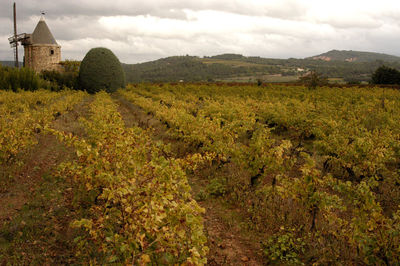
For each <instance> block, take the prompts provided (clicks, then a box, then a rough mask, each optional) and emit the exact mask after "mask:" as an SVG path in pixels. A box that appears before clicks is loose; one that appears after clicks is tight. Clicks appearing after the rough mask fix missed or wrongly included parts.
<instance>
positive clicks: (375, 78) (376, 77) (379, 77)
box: [371, 66, 400, 84]
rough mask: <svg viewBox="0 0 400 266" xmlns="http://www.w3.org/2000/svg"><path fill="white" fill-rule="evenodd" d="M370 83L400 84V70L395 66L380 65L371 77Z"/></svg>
mask: <svg viewBox="0 0 400 266" xmlns="http://www.w3.org/2000/svg"><path fill="white" fill-rule="evenodd" d="M371 83H372V84H400V71H398V70H397V69H395V68H390V67H387V66H381V67H379V68H378V69H376V70H375V72H374V73H373V74H372V77H371Z"/></svg>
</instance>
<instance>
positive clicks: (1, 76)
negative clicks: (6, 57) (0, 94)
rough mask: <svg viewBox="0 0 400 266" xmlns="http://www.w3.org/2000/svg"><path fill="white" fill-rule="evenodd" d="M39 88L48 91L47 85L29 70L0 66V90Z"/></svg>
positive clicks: (30, 89) (31, 89) (33, 89)
mask: <svg viewBox="0 0 400 266" xmlns="http://www.w3.org/2000/svg"><path fill="white" fill-rule="evenodd" d="M39 88H44V89H48V88H49V84H48V82H46V81H45V80H43V79H41V78H40V77H39V75H37V74H36V73H35V71H33V70H32V69H30V68H25V67H23V68H13V67H3V66H1V65H0V90H12V91H17V90H20V89H21V90H28V91H35V90H37V89H39Z"/></svg>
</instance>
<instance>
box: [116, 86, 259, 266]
mask: <svg viewBox="0 0 400 266" xmlns="http://www.w3.org/2000/svg"><path fill="white" fill-rule="evenodd" d="M113 97H114V100H115V101H116V103H117V104H118V111H119V112H120V113H121V115H122V117H123V119H124V122H125V124H126V126H128V127H129V126H134V125H135V126H140V127H142V128H148V127H152V128H154V138H155V139H157V140H163V141H164V142H165V143H170V144H171V145H172V150H173V154H174V156H175V157H182V156H185V155H186V154H188V153H191V152H195V150H194V149H193V147H190V146H188V145H187V144H186V143H184V142H182V141H179V140H176V139H172V138H171V137H169V136H168V132H167V128H166V127H165V126H164V125H163V124H162V123H161V122H160V121H159V120H157V119H155V118H154V117H153V116H152V115H151V114H147V113H146V112H145V111H143V110H142V109H141V108H140V107H138V106H136V105H134V104H132V103H130V102H129V101H127V100H126V99H124V98H123V97H122V96H121V95H118V94H115V95H113ZM188 178H189V182H190V185H191V187H192V193H193V196H194V197H195V198H198V195H199V194H200V193H201V191H204V189H205V187H206V186H207V183H208V180H207V179H206V178H204V177H202V176H201V174H200V175H197V174H196V175H195V174H194V175H191V176H188ZM198 202H199V204H200V205H201V206H202V207H203V208H205V210H206V213H205V215H204V224H205V229H206V233H207V236H208V243H207V245H208V247H209V248H210V252H209V256H208V264H209V265H262V264H263V260H262V251H261V248H260V245H259V240H258V237H257V236H254V233H250V232H249V231H246V230H245V229H244V226H243V225H244V224H245V221H242V217H241V214H240V211H238V210H236V209H234V208H233V207H232V206H229V205H227V204H226V203H225V202H224V201H223V200H220V199H218V198H214V197H207V198H204V199H201V200H198ZM252 234H253V235H252Z"/></svg>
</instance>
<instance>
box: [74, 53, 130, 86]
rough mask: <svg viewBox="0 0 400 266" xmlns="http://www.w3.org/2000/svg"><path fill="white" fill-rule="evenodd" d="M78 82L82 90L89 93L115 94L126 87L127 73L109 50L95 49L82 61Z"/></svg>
mask: <svg viewBox="0 0 400 266" xmlns="http://www.w3.org/2000/svg"><path fill="white" fill-rule="evenodd" d="M78 82H79V86H80V89H82V90H86V91H87V92H89V93H96V92H99V91H101V90H105V91H106V92H114V91H116V90H117V89H118V88H121V87H125V73H124V71H123V69H122V66H121V63H120V62H119V60H118V58H117V57H116V56H115V55H114V53H113V52H111V51H110V50H109V49H107V48H101V47H100V48H93V49H91V50H90V51H89V52H88V53H87V54H86V56H85V58H83V60H82V63H81V67H80V69H79V77H78Z"/></svg>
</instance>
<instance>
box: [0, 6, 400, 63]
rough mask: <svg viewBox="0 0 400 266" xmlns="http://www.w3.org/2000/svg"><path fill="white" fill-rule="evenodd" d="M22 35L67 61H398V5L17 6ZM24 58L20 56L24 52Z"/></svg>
mask: <svg viewBox="0 0 400 266" xmlns="http://www.w3.org/2000/svg"><path fill="white" fill-rule="evenodd" d="M13 2H14V1H11V0H0V3H1V4H0V25H1V27H0V60H12V58H13V53H12V49H11V48H10V46H9V44H8V40H7V38H8V37H9V36H11V35H12V33H13V24H12V3H13ZM15 2H16V3H17V20H18V32H19V33H32V32H33V30H34V28H35V26H36V24H37V22H38V21H39V19H40V11H42V10H43V11H45V12H46V16H45V19H46V22H47V25H48V26H49V28H50V30H51V31H52V33H53V35H54V37H55V38H56V40H57V42H58V43H59V44H60V45H61V46H62V47H61V51H62V58H63V59H77V60H81V59H82V58H83V56H84V55H85V54H86V52H87V51H88V50H89V49H90V48H93V47H99V46H102V47H107V48H110V49H111V50H112V51H113V52H114V53H115V54H116V55H117V56H118V57H119V59H120V61H121V62H124V63H138V62H144V61H149V60H155V59H158V58H162V57H167V56H173V55H186V54H189V55H197V56H210V55H216V54H221V53H239V54H243V55H247V56H261V57H271V58H289V57H295V58H304V57H308V56H312V55H316V54H320V53H323V52H327V51H329V50H332V49H339V50H359V51H374V52H380V53H387V54H393V55H398V56H400V1H394V0H393V1H391V0H380V1H376V0H375V1H370V0H364V1H361V0H360V1H359V0H146V1H143V0H141V1H138V0H15ZM20 51H21V52H22V49H21V48H20Z"/></svg>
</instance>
